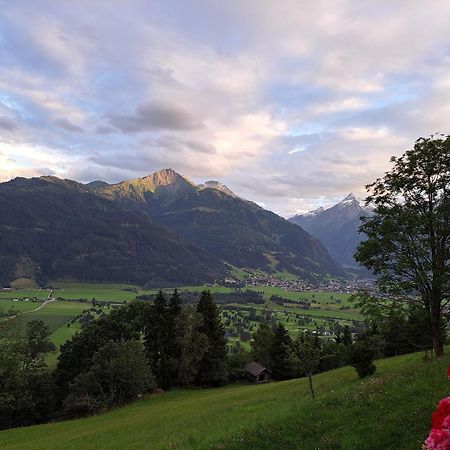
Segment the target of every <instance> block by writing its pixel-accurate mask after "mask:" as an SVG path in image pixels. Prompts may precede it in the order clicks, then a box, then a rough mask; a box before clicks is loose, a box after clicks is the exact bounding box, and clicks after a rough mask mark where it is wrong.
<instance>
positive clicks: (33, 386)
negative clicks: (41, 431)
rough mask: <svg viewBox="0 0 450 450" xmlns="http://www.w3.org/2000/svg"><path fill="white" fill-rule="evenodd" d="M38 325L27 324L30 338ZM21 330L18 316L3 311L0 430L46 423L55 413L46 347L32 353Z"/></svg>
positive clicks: (0, 312) (0, 352)
mask: <svg viewBox="0 0 450 450" xmlns="http://www.w3.org/2000/svg"><path fill="white" fill-rule="evenodd" d="M35 326H36V323H34V324H31V326H30V324H27V327H26V335H27V336H30V335H33V334H34V333H33V332H32V331H31V330H30V329H31V328H34V327H35ZM39 328H40V327H39ZM21 329H23V328H22V327H21V317H20V316H19V315H17V314H16V313H12V314H10V313H6V314H5V313H2V311H0V340H1V342H0V430H1V429H5V428H12V427H18V426H27V425H32V424H35V423H41V422H45V421H47V420H49V419H50V418H51V415H52V413H53V411H54V404H53V398H54V397H53V391H54V387H53V386H52V384H51V377H50V375H49V371H48V368H47V366H46V364H45V363H44V359H43V352H44V351H45V346H44V347H42V346H40V345H39V346H37V347H34V346H32V347H33V351H30V346H29V345H28V343H27V339H24V338H23V337H21V336H20V334H19V332H18V330H21ZM38 334H39V333H38Z"/></svg>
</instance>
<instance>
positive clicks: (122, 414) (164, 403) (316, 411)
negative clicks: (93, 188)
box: [0, 349, 450, 450]
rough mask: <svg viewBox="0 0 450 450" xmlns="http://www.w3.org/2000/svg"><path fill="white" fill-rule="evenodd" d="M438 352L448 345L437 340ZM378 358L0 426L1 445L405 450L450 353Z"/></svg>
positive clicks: (439, 385) (424, 417)
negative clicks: (367, 367) (429, 358)
mask: <svg viewBox="0 0 450 450" xmlns="http://www.w3.org/2000/svg"><path fill="white" fill-rule="evenodd" d="M447 351H448V349H447ZM421 357H422V354H414V355H406V356H401V357H396V358H391V359H386V360H383V361H379V362H378V363H377V367H378V371H377V373H376V374H375V375H374V376H373V377H371V378H369V379H367V380H364V381H360V380H358V379H357V377H356V373H355V371H354V370H353V369H351V368H343V369H339V370H335V371H332V372H328V373H324V374H321V375H317V376H315V377H314V383H315V388H316V392H317V398H316V400H315V401H312V400H311V399H310V396H309V392H308V387H307V383H306V380H305V379H299V380H292V381H287V382H281V383H270V384H266V385H259V386H254V385H251V386H231V387H226V388H222V389H208V390H192V391H190V390H179V391H172V392H168V393H164V394H162V395H153V396H150V397H149V398H147V399H144V400H141V401H139V402H136V403H134V404H132V405H130V406H127V407H124V408H121V409H117V410H115V411H112V412H109V413H106V414H103V415H100V416H96V417H91V418H87V419H81V420H73V421H67V422H61V423H54V424H48V425H41V426H34V427H29V428H23V429H15V430H8V431H4V432H0V448H2V449H20V450H26V449H33V450H39V449H45V450H47V449H59V448H60V449H64V450H69V449H80V448H83V449H125V448H126V449H171V448H173V449H195V450H198V449H209V448H211V449H258V450H260V449H267V450H269V449H270V450H274V449H305V450H309V449H311V450H313V449H318V448H320V450H331V449H333V450H338V449H341V450H355V449H358V450H365V449H367V450H369V449H370V450H376V449H380V450H381V449H383V450H386V449H396V450H402V449H404V450H413V449H418V448H420V447H421V443H422V442H423V440H424V439H425V437H426V435H427V433H428V428H429V421H430V416H431V412H432V411H433V409H434V407H435V404H436V402H437V401H438V400H439V399H440V398H442V397H444V396H446V395H449V394H450V382H449V381H447V380H446V367H447V365H448V364H449V362H450V359H449V358H448V357H446V358H445V359H444V360H443V361H439V362H423V361H422V359H421Z"/></svg>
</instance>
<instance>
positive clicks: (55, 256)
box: [0, 169, 343, 286]
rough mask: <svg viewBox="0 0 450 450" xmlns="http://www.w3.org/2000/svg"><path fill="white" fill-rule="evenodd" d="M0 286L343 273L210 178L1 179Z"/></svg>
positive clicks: (167, 173) (307, 239)
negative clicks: (238, 272)
mask: <svg viewBox="0 0 450 450" xmlns="http://www.w3.org/2000/svg"><path fill="white" fill-rule="evenodd" d="M0 209H1V211H2V214H1V215H0V230H1V233H0V248H1V250H2V251H1V254H0V284H4V285H6V284H8V283H9V282H10V281H11V280H13V279H14V278H17V277H21V276H23V277H29V278H33V279H37V280H39V281H42V282H46V281H48V280H52V279H64V278H65V279H73V280H82V281H121V282H133V283H139V284H148V285H153V286H155V285H164V284H183V283H202V282H210V281H213V280H214V279H219V278H223V277H225V276H227V274H228V273H229V271H230V269H232V267H233V266H234V267H238V268H245V269H251V270H263V271H266V272H271V273H274V272H284V271H286V272H290V273H294V274H297V275H299V276H302V277H304V278H314V277H316V276H322V275H334V276H337V275H342V274H343V272H342V269H341V267H340V266H339V264H337V263H336V262H335V261H334V260H333V258H332V257H330V255H329V253H328V251H327V250H326V248H325V247H324V246H323V245H322V244H321V242H320V241H319V240H318V239H317V238H315V237H313V236H311V235H310V234H309V233H307V232H306V231H305V230H303V229H302V228H301V227H299V226H297V225H295V224H293V223H290V222H289V221H287V220H285V219H283V218H282V217H280V216H278V215H276V214H274V213H272V212H270V211H266V210H264V209H263V208H261V207H260V206H258V205H256V204H255V203H253V202H251V201H248V200H244V199H241V198H239V197H238V196H236V195H235V194H234V193H233V192H232V191H231V190H230V189H228V188H227V187H226V186H224V185H223V184H221V183H219V182H216V181H209V182H206V183H204V184H201V185H196V184H195V183H193V182H191V181H190V180H188V179H187V178H185V177H183V176H182V175H180V174H178V173H176V172H175V171H174V170H172V169H164V170H161V171H159V172H155V173H153V174H151V175H148V176H146V177H143V178H138V179H134V180H126V181H123V182H121V183H117V184H108V183H105V182H102V181H95V182H92V183H89V184H87V185H83V184H81V183H77V182H75V181H71V180H61V179H58V178H56V177H40V178H32V179H26V178H16V179H14V180H12V181H9V182H6V183H0Z"/></svg>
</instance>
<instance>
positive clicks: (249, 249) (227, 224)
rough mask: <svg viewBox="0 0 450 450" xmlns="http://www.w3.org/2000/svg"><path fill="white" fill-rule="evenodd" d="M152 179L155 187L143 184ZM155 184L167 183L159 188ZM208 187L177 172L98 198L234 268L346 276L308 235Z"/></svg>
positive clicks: (219, 187)
mask: <svg viewBox="0 0 450 450" xmlns="http://www.w3.org/2000/svg"><path fill="white" fill-rule="evenodd" d="M148 179H151V180H152V183H151V186H149V185H148V184H145V183H144V185H143V184H142V182H141V181H140V180H148ZM154 180H156V181H159V180H162V181H161V182H160V183H159V184H155V183H154V182H153V181H154ZM205 185H206V183H205V184H203V185H195V184H194V183H192V182H190V181H189V180H188V179H187V178H185V177H183V176H182V175H180V174H178V173H177V172H175V171H174V170H173V169H163V171H159V172H155V173H154V174H150V175H148V176H147V177H143V178H142V179H135V180H129V181H123V182H121V183H118V184H115V185H111V186H107V187H105V188H100V189H99V190H97V192H99V194H100V195H105V196H107V197H108V198H110V199H115V200H116V201H118V202H120V203H123V204H125V205H127V207H129V208H132V209H136V210H138V211H141V212H145V213H147V214H149V215H150V216H151V217H153V218H154V219H155V220H156V221H158V222H159V223H160V224H162V225H163V226H166V227H168V228H169V229H170V230H172V231H173V232H175V233H176V234H178V235H180V236H182V237H183V238H184V239H186V240H187V241H189V242H191V243H193V244H194V245H195V246H198V247H200V248H202V249H203V250H204V251H206V252H208V253H209V254H211V255H213V256H214V257H216V258H218V259H220V260H223V261H225V262H227V263H228V264H231V265H233V266H236V267H245V268H249V269H262V270H266V271H271V272H277V271H284V270H287V271H291V272H292V273H297V274H299V275H306V276H308V275H309V274H311V273H318V274H322V275H325V274H333V275H337V274H339V275H341V274H342V271H341V269H340V268H339V266H338V264H337V263H336V262H335V261H333V260H332V258H331V257H330V256H329V255H328V252H327V250H326V249H325V248H324V247H323V245H322V244H321V243H320V242H319V241H318V240H317V239H316V238H314V237H312V236H311V235H310V234H308V233H307V232H305V231H304V230H303V229H301V228H299V227H295V226H293V225H292V224H291V223H290V222H288V221H286V220H285V219H284V218H282V217H280V216H278V215H276V214H275V213H273V212H271V211H266V210H265V209H263V208H261V207H260V206H258V205H256V203H253V202H251V201H248V200H244V199H241V198H240V197H237V196H236V195H234V193H232V191H230V190H229V188H227V187H226V186H225V185H223V184H222V183H220V182H213V183H211V182H210V183H209V184H208V185H206V187H205ZM125 187H126V189H125ZM228 191H230V192H231V193H232V194H233V195H231V194H230V193H229V192H228Z"/></svg>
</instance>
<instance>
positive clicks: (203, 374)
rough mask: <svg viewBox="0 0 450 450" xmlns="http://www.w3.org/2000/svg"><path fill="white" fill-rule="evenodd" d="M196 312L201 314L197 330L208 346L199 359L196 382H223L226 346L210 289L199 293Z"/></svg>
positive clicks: (216, 383) (203, 383)
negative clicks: (202, 335)
mask: <svg viewBox="0 0 450 450" xmlns="http://www.w3.org/2000/svg"><path fill="white" fill-rule="evenodd" d="M197 312H198V313H199V314H201V316H202V323H201V324H200V326H199V327H198V331H200V332H201V333H203V334H204V335H205V336H206V338H207V341H208V348H207V349H206V351H205V353H204V354H203V357H202V359H201V360H200V363H199V371H198V374H197V379H196V382H197V384H200V385H213V386H219V385H222V384H224V383H225V382H226V380H227V377H228V373H227V356H228V348H227V340H226V338H225V330H224V327H223V325H222V322H221V320H220V315H219V309H218V307H217V305H216V304H215V303H214V300H213V297H212V295H211V292H210V291H203V292H202V293H201V295H200V300H199V302H198V305H197Z"/></svg>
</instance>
